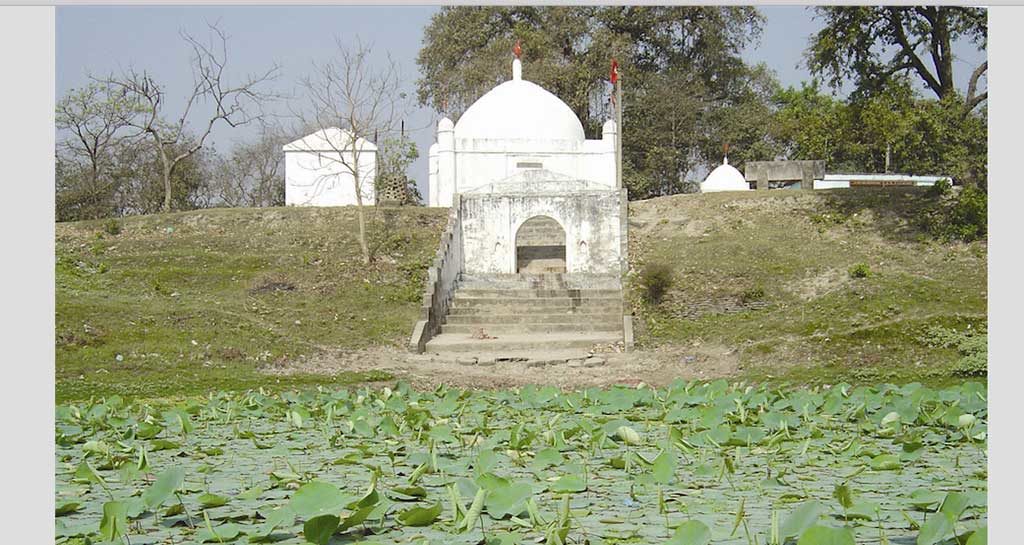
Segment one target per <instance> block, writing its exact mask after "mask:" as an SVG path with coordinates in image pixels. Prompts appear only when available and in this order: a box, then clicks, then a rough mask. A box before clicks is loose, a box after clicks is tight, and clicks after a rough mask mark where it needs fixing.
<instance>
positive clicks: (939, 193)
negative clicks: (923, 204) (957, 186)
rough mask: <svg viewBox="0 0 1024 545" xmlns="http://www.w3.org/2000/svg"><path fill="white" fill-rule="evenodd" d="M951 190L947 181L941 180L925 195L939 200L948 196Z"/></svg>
mask: <svg viewBox="0 0 1024 545" xmlns="http://www.w3.org/2000/svg"><path fill="white" fill-rule="evenodd" d="M951 189H953V185H952V184H950V183H949V180H947V179H946V178H943V179H941V180H939V181H937V182H935V184H934V185H932V186H931V187H929V188H928V189H927V190H926V191H925V194H926V195H928V196H929V197H932V198H941V197H945V196H946V195H948V194H949V191H950V190H951Z"/></svg>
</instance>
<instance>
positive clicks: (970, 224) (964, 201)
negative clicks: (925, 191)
mask: <svg viewBox="0 0 1024 545" xmlns="http://www.w3.org/2000/svg"><path fill="white" fill-rule="evenodd" d="M933 187H934V186H933ZM922 220H923V223H924V227H925V229H926V230H927V231H928V232H929V233H930V234H931V235H932V236H934V237H936V238H938V239H941V240H962V241H964V242H972V241H975V240H978V239H981V238H985V236H986V235H987V234H988V194H987V193H985V191H984V190H982V189H979V188H977V187H973V186H968V187H965V188H963V189H962V190H961V191H960V192H959V193H957V194H956V195H955V196H952V197H949V198H946V199H943V200H942V201H941V202H938V203H936V204H935V205H934V206H929V207H926V208H925V209H924V210H923V211H922Z"/></svg>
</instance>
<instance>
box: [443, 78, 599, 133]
mask: <svg viewBox="0 0 1024 545" xmlns="http://www.w3.org/2000/svg"><path fill="white" fill-rule="evenodd" d="M516 61H517V62H518V59H517V60H516ZM514 72H515V71H514ZM516 75H518V74H516ZM455 137H456V138H488V139H499V140H510V139H530V140H575V141H582V140H584V139H585V138H586V137H585V136H584V134H583V124H582V123H580V120H579V119H578V118H577V117H576V114H575V113H573V111H572V109H571V108H569V106H567V105H566V104H565V103H564V102H562V101H561V100H560V99H559V98H558V97H556V96H555V95H553V94H551V93H549V92H548V91H546V90H545V89H544V88H543V87H541V86H540V85H537V84H536V83H533V82H529V81H526V80H522V79H518V78H515V79H512V80H511V81H506V82H505V83H502V84H501V85H499V86H497V87H495V88H494V89H491V90H490V91H488V92H487V94H485V95H484V96H482V97H480V98H479V99H478V100H477V101H476V102H474V103H473V105H472V106H470V107H469V109H468V110H466V112H465V113H463V114H462V117H460V118H459V122H458V123H456V124H455Z"/></svg>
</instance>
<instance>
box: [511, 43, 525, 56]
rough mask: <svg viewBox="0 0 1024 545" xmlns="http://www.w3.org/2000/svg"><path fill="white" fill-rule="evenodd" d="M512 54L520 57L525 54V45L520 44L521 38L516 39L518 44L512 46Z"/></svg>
mask: <svg viewBox="0 0 1024 545" xmlns="http://www.w3.org/2000/svg"><path fill="white" fill-rule="evenodd" d="M512 54H513V55H515V56H516V58H517V59H518V58H519V57H520V56H521V55H522V54H523V47H522V46H521V45H519V40H516V45H513V46H512Z"/></svg>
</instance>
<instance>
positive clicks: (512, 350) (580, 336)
mask: <svg viewBox="0 0 1024 545" xmlns="http://www.w3.org/2000/svg"><path fill="white" fill-rule="evenodd" d="M493 336H494V337H495V338H493V339H475V338H473V337H472V336H470V335H466V334H461V333H442V334H440V335H437V336H436V337H434V338H433V339H430V341H428V342H427V347H426V351H427V353H430V354H438V355H444V354H502V353H508V354H517V353H524V352H530V351H536V350H543V351H554V350H589V349H591V348H593V347H595V346H600V345H609V344H613V343H618V342H622V333H621V332H618V333H608V332H595V333H550V334H544V333H529V334H504V335H493Z"/></svg>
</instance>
